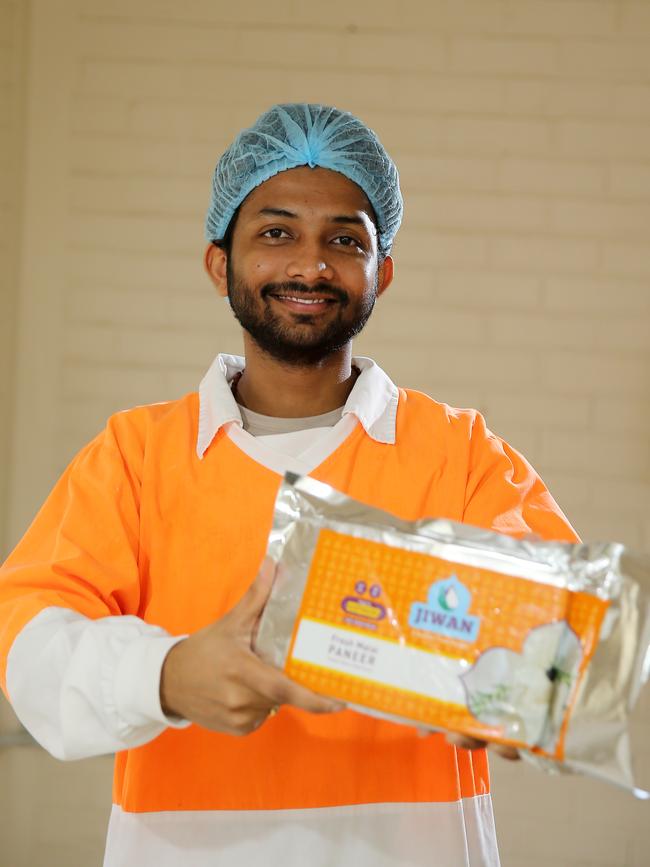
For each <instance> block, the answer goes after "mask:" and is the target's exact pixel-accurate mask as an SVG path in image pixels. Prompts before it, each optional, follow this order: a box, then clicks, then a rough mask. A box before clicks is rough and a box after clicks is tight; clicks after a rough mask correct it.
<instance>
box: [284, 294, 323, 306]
mask: <svg viewBox="0 0 650 867" xmlns="http://www.w3.org/2000/svg"><path fill="white" fill-rule="evenodd" d="M278 298H281V299H282V300H283V301H297V302H298V304H322V302H323V301H326V300H327V299H326V298H311V299H307V298H293V297H292V296H291V295H278Z"/></svg>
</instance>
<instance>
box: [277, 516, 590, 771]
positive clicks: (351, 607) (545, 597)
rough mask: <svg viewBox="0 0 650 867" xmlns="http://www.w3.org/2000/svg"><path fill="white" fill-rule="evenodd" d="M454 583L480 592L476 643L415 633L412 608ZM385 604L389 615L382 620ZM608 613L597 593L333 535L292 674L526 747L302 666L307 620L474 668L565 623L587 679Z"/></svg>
mask: <svg viewBox="0 0 650 867" xmlns="http://www.w3.org/2000/svg"><path fill="white" fill-rule="evenodd" d="M450 576H456V578H457V580H458V581H459V582H461V584H462V585H463V586H464V587H465V588H467V590H468V591H469V593H470V594H471V603H470V606H469V609H468V611H467V613H468V614H469V615H471V616H472V617H476V618H480V626H479V628H478V635H477V638H476V640H475V641H473V642H470V641H464V640H462V639H459V638H455V637H448V636H443V635H438V634H435V633H432V632H428V631H424V630H422V629H417V628H413V627H411V626H409V614H410V611H411V606H412V605H413V603H416V602H426V600H427V595H428V592H429V588H430V587H431V585H432V584H433V583H434V582H437V581H441V580H444V579H448V578H450ZM380 606H381V607H382V608H383V609H384V610H385V612H386V614H385V616H383V617H382V618H378V615H376V613H375V612H376V611H378V610H379V607H380ZM606 607H607V603H606V602H603V601H602V600H600V599H597V598H596V597H594V596H591V595H589V594H584V593H574V592H570V591H568V590H566V589H562V588H557V587H552V586H550V585H547V584H542V583H538V582H535V581H529V580H526V579H523V578H517V577H514V576H510V575H503V574H502V573H499V572H493V571H490V570H488V569H482V568H479V567H476V566H466V565H463V564H458V563H452V562H450V561H447V560H443V559H441V558H439V557H433V556H430V555H428V554H421V553H417V552H414V551H406V550H403V549H401V548H396V547H392V546H389V545H385V544H382V543H379V542H374V541H369V540H367V539H359V538H356V537H353V536H348V535H345V534H342V533H337V532H334V531H333V530H328V529H324V530H321V532H320V534H319V538H318V542H317V544H316V548H315V551H314V556H313V558H312V563H311V567H310V570H309V575H308V578H307V582H306V586H305V590H304V594H303V598H302V603H301V607H300V611H299V613H298V617H297V618H296V624H295V627H294V633H293V637H292V642H291V647H290V651H289V654H288V655H287V661H286V664H285V670H286V672H287V674H289V676H291V677H292V678H293V679H294V680H296V681H298V682H300V683H303V684H305V685H306V686H308V687H309V688H310V689H313V690H314V691H316V692H320V693H323V694H325V695H330V696H334V697H337V698H341V699H343V700H344V701H347V702H349V703H352V704H357V705H361V706H364V707H368V708H372V709H375V710H378V711H381V712H383V713H387V714H391V715H395V716H399V717H405V718H407V719H411V720H414V721H419V722H422V723H424V724H429V725H432V726H436V727H440V728H445V729H450V730H454V731H461V732H464V733H467V734H469V735H471V736H474V737H478V738H485V739H489V740H496V741H500V742H502V743H508V744H512V745H515V746H527V745H526V744H524V743H523V742H521V741H517V740H515V739H512V738H505V737H503V736H502V734H501V729H500V728H499V727H490V726H489V725H486V723H484V722H480V721H478V720H477V719H476V718H475V717H474V716H472V714H471V713H470V712H469V710H468V709H467V707H464V706H462V705H459V704H452V703H447V702H442V701H439V700H436V699H432V698H430V697H428V696H421V695H419V694H417V693H415V692H409V691H407V690H402V689H398V688H396V687H394V686H386V685H382V684H381V683H376V682H373V681H371V680H367V679H364V678H363V677H360V676H357V675H353V674H348V673H343V672H340V671H337V670H334V669H330V668H328V667H324V666H318V665H313V664H311V663H306V662H302V661H299V660H296V659H293V658H292V651H293V645H294V643H295V638H296V634H297V630H298V627H299V625H300V622H301V621H302V620H303V619H304V618H307V619H309V620H310V621H316V622H318V623H322V624H327V625H330V626H334V627H336V628H337V629H343V630H350V632H351V633H354V634H356V635H361V636H364V635H366V636H372V637H373V638H376V639H383V640H384V641H389V642H394V643H398V642H400V641H402V642H403V641H405V642H406V644H408V645H409V646H410V647H413V648H417V649H420V650H425V651H427V652H429V653H432V654H436V655H439V656H446V657H452V658H456V659H463V660H466V661H467V662H468V663H469V664H470V665H471V664H473V663H474V662H475V661H476V660H477V659H478V657H479V656H480V655H481V654H482V653H483V652H484V651H485V650H487V649H489V648H494V647H503V648H508V649H510V650H513V651H515V652H518V653H519V652H521V649H522V645H523V642H524V640H525V638H526V636H527V635H528V633H529V632H530V631H531V629H534V628H535V627H538V626H542V625H544V624H549V623H553V622H555V621H560V620H565V621H566V622H567V623H568V624H569V625H570V626H571V628H572V629H573V630H574V632H575V633H576V635H577V636H578V637H579V639H580V643H581V645H582V663H581V667H580V671H579V675H578V677H581V676H582V673H583V672H584V669H585V667H586V665H587V664H588V662H589V660H590V658H591V656H592V655H593V652H594V650H595V645H596V642H597V638H598V634H599V629H600V624H601V621H602V617H603V614H604V611H605V609H606ZM575 692H576V690H574V691H573V694H574V695H575ZM562 740H563V738H562V739H561V741H560V742H559V743H558V746H557V749H556V751H555V752H554V753H553V754H552V755H553V757H555V758H560V757H561V755H562V754H563V745H562ZM539 751H540V752H543V751H541V750H539ZM547 755H549V754H548V753H547Z"/></svg>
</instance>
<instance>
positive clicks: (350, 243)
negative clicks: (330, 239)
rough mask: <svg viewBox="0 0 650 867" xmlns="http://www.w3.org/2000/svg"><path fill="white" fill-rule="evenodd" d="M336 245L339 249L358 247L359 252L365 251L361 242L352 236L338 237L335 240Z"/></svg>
mask: <svg viewBox="0 0 650 867" xmlns="http://www.w3.org/2000/svg"><path fill="white" fill-rule="evenodd" d="M337 242H338V244H337ZM334 243H335V244H337V245H338V246H339V247H357V248H358V249H359V250H363V244H362V243H361V241H359V239H358V238H353V237H352V236H351V235H338V236H337V237H336V238H334Z"/></svg>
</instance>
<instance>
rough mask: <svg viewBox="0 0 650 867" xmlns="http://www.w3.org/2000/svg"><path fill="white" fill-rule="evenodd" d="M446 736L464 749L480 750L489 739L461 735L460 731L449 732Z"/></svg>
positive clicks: (456, 745) (450, 741)
mask: <svg viewBox="0 0 650 867" xmlns="http://www.w3.org/2000/svg"><path fill="white" fill-rule="evenodd" d="M445 737H446V738H447V740H448V741H449V743H450V744H453V745H454V746H455V747H460V748H461V749H462V750H480V749H481V748H482V747H486V746H487V741H479V740H478V739H477V738H470V737H469V736H468V735H461V734H459V733H458V732H447V733H446V735H445Z"/></svg>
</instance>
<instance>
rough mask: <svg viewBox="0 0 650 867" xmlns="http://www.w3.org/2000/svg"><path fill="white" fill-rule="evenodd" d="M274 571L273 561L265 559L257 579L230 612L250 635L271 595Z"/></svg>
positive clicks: (268, 558) (274, 564)
mask: <svg viewBox="0 0 650 867" xmlns="http://www.w3.org/2000/svg"><path fill="white" fill-rule="evenodd" d="M275 570H276V563H275V561H274V560H272V559H271V558H270V557H265V558H264V559H263V560H262V564H261V566H260V570H259V572H258V573H257V577H256V578H255V580H254V581H253V583H252V584H251V586H250V587H249V588H248V590H247V591H246V593H245V594H244V596H243V597H242V598H241V600H240V601H239V602H238V603H237V605H236V606H235V607H234V608H233V610H232V612H231V615H234V616H236V617H237V619H238V620H240V621H241V625H242V627H243V628H244V630H245V631H247V632H250V633H251V634H252V632H253V629H254V628H255V625H256V623H257V621H258V620H259V618H260V615H261V614H262V611H263V610H264V606H265V605H266V603H267V601H268V598H269V596H270V595H271V589H272V587H273V581H274V580H275Z"/></svg>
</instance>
